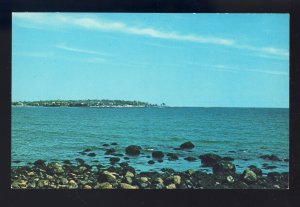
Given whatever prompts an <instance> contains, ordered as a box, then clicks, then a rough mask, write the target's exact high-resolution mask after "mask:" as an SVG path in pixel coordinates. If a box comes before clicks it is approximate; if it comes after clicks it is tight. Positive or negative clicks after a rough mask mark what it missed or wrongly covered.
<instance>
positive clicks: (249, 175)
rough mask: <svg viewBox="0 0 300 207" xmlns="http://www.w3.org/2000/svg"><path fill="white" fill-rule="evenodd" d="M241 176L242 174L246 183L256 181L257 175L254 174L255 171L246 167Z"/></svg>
mask: <svg viewBox="0 0 300 207" xmlns="http://www.w3.org/2000/svg"><path fill="white" fill-rule="evenodd" d="M242 176H243V179H244V180H245V182H247V183H254V182H256V181H257V176H256V174H255V172H253V171H252V170H250V169H246V170H245V171H244V172H243V174H242Z"/></svg>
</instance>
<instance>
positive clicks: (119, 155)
mask: <svg viewBox="0 0 300 207" xmlns="http://www.w3.org/2000/svg"><path fill="white" fill-rule="evenodd" d="M112 155H113V156H117V157H123V156H124V155H123V154H121V153H119V154H116V153H114V154H112Z"/></svg>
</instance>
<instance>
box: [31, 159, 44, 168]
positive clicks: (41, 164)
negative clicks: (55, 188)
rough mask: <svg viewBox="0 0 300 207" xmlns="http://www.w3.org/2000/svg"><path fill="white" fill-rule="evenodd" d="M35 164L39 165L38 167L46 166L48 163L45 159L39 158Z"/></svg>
mask: <svg viewBox="0 0 300 207" xmlns="http://www.w3.org/2000/svg"><path fill="white" fill-rule="evenodd" d="M33 165H34V166H36V167H38V168H45V167H46V164H45V161H44V160H37V161H35V162H34V163H33Z"/></svg>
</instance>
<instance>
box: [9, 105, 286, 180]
mask: <svg viewBox="0 0 300 207" xmlns="http://www.w3.org/2000/svg"><path fill="white" fill-rule="evenodd" d="M186 141H191V142H192V143H193V144H194V145H195V148H193V149H191V150H176V149H175V148H178V147H179V146H180V144H182V143H184V142H186ZM113 142H116V143H117V144H118V145H116V146H110V147H103V146H102V145H103V144H106V143H107V144H111V143H113ZM129 145H139V146H141V147H142V148H143V149H145V148H146V149H153V150H160V151H163V152H164V153H168V152H173V153H176V154H177V155H178V156H179V160H177V161H169V160H168V159H167V157H166V156H165V157H164V158H163V162H161V163H159V162H155V164H153V165H150V164H148V163H147V162H148V161H149V160H151V159H152V158H151V157H149V156H151V152H147V151H142V152H143V154H141V155H139V156H137V157H131V156H127V155H126V154H125V148H126V147H127V146H129ZM87 148H91V149H93V151H92V152H94V153H96V156H95V157H89V156H86V155H81V154H80V153H79V152H82V151H83V150H85V149H87ZM107 148H114V149H116V151H117V153H121V154H124V156H123V157H120V158H121V161H120V162H124V161H127V162H129V164H130V165H131V166H133V167H134V168H135V169H136V170H137V171H160V170H161V169H162V168H172V169H174V170H176V171H184V170H188V169H192V170H201V171H204V172H211V168H207V167H203V166H201V160H200V159H199V155H201V154H205V153H216V154H218V155H221V156H228V157H232V158H234V159H235V160H234V161H233V163H234V164H235V165H236V168H237V172H243V170H244V169H246V168H247V167H248V166H249V165H256V166H257V167H259V168H262V170H263V173H264V174H265V173H268V172H274V171H276V172H288V171H289V163H288V162H287V161H269V160H264V159H261V158H259V156H261V155H266V154H268V155H270V154H275V155H277V156H278V157H279V158H280V159H288V158H289V110H288V109H271V108H201V107H178V108H177V107H170V108H83V107H78V108H77V107H74V108H73V107H12V149H11V150H12V154H11V156H12V163H11V164H12V167H16V166H22V165H27V164H28V163H30V162H31V163H32V162H34V161H36V160H38V159H43V160H46V161H47V162H51V161H59V162H60V161H63V160H71V161H72V162H73V163H76V161H75V159H76V158H81V159H83V160H85V161H86V162H87V163H89V164H92V165H97V164H102V165H110V164H109V157H111V156H110V155H104V153H105V149H107ZM126 156H127V157H129V160H124V157H126ZM188 156H191V157H195V158H197V160H196V161H194V162H189V161H186V160H184V158H185V157H188ZM267 166H271V168H273V169H267V168H268V167H267Z"/></svg>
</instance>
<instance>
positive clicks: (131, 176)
mask: <svg viewBox="0 0 300 207" xmlns="http://www.w3.org/2000/svg"><path fill="white" fill-rule="evenodd" d="M125 177H130V178H133V177H134V174H133V173H132V172H130V171H127V172H126V174H125Z"/></svg>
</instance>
